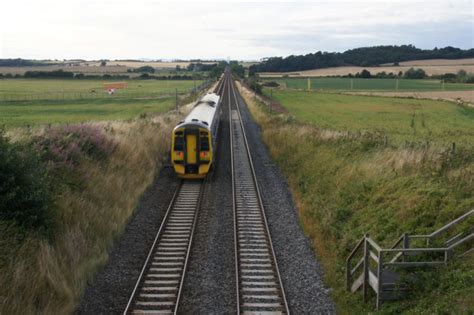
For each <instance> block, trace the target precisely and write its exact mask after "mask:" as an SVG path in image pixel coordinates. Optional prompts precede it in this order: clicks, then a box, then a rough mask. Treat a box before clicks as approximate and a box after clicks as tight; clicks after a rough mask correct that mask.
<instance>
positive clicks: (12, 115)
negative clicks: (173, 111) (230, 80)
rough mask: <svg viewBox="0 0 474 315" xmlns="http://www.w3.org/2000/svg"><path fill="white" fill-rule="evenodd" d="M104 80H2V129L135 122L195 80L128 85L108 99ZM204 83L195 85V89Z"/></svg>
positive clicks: (166, 106) (165, 106)
mask: <svg viewBox="0 0 474 315" xmlns="http://www.w3.org/2000/svg"><path fill="white" fill-rule="evenodd" d="M104 83H107V81H103V80H47V79H45V80H39V79H38V80H36V79H33V80H23V79H12V80H0V125H4V126H5V127H7V128H12V127H26V126H38V125H42V124H56V123H77V122H87V121H98V120H115V119H129V118H134V117H136V116H138V115H140V114H144V113H145V114H146V113H160V112H165V111H167V110H169V109H170V108H172V107H173V106H174V104H175V91H176V89H178V93H179V94H180V98H182V97H183V95H187V93H189V92H190V91H191V89H192V88H193V87H194V83H193V81H190V80H187V81H172V80H170V81H159V80H140V81H134V80H130V81H126V83H127V88H126V89H123V90H118V91H117V92H116V94H114V95H108V94H107V93H106V91H105V90H104V89H103V88H104V87H103V85H104ZM201 83H202V81H196V85H199V84H201Z"/></svg>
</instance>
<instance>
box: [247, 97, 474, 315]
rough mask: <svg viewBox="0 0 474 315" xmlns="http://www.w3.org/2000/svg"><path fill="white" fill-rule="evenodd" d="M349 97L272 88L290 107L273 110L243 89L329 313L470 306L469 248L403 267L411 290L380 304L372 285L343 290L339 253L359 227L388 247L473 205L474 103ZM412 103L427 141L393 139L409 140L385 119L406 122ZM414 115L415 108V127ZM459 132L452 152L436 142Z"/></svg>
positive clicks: (450, 310) (422, 311)
mask: <svg viewBox="0 0 474 315" xmlns="http://www.w3.org/2000/svg"><path fill="white" fill-rule="evenodd" d="M265 92H268V90H266V91H265ZM347 96H348V95H340V94H329V93H324V94H323V93H314V92H304V91H279V90H277V91H276V92H275V94H274V97H275V98H276V99H277V100H279V101H280V102H282V103H283V105H285V106H286V107H287V108H288V110H289V114H278V115H273V114H271V113H270V112H269V111H268V107H267V106H266V105H264V104H263V103H262V102H260V101H258V99H257V98H254V93H253V91H248V90H247V91H244V97H245V98H246V100H247V103H248V104H249V108H250V111H251V113H252V116H253V117H254V119H255V120H256V121H257V122H258V124H259V125H260V128H261V132H262V138H263V139H264V141H265V144H266V145H267V147H268V149H269V151H270V152H271V154H272V157H273V158H274V161H275V163H276V164H277V165H278V166H279V167H280V169H281V170H282V172H283V173H284V174H285V177H286V179H287V181H288V185H289V187H290V189H291V190H292V192H293V196H294V198H295V200H296V204H297V205H298V213H299V214H300V223H301V225H302V227H303V229H304V230H305V232H306V234H307V235H308V237H309V238H310V239H311V240H312V243H313V246H314V248H315V252H316V255H319V256H318V257H320V259H321V261H322V263H323V265H324V270H325V279H326V282H327V283H328V284H329V286H330V287H331V288H332V289H333V291H332V296H333V298H334V300H335V302H336V305H337V313H340V314H438V313H453V314H465V313H469V312H470V311H471V310H472V309H473V307H474V304H473V303H474V300H473V298H472V283H473V279H474V278H473V277H474V272H473V269H472V264H473V257H472V256H470V257H469V256H468V257H466V258H461V259H459V260H455V261H452V262H450V263H448V264H447V265H446V266H442V267H439V268H436V269H435V268H420V269H417V270H416V271H414V272H413V273H408V275H414V277H416V278H415V279H416V282H415V283H409V288H410V289H409V291H408V292H409V294H408V295H407V296H406V297H405V298H403V299H401V300H399V301H390V302H384V303H383V305H382V308H381V310H380V311H378V312H375V311H374V298H373V295H372V294H371V292H370V293H369V295H368V301H367V303H363V302H362V294H361V293H360V292H358V293H357V294H351V293H349V292H348V291H347V287H346V279H345V277H346V273H345V272H346V258H347V257H348V255H349V254H350V252H351V250H352V249H353V248H354V246H355V244H357V242H358V241H359V240H360V238H361V237H362V236H363V235H364V234H365V233H369V235H370V236H371V237H372V238H373V239H374V240H375V241H376V242H377V244H379V245H381V246H383V247H390V246H392V245H393V243H394V241H395V240H396V239H398V238H399V237H400V235H401V234H402V233H405V232H406V233H410V234H429V233H431V232H433V231H434V230H436V229H437V228H439V227H441V226H443V225H444V224H446V223H447V222H449V221H450V220H452V219H454V218H456V217H459V216H460V215H462V214H464V213H466V212H467V211H469V210H470V209H472V207H473V205H474V195H473V193H472V192H473V191H474V189H473V188H474V187H473V181H472V178H473V170H474V168H473V167H474V163H473V161H474V150H473V149H474V146H473V141H472V139H474V130H473V127H474V123H473V122H474V110H471V109H466V108H463V107H460V106H456V105H454V104H451V103H448V102H438V101H419V100H405V99H390V98H377V97H361V96H358V97H351V96H349V97H347ZM407 101H410V102H407ZM321 104H324V105H321ZM326 104H327V106H326ZM417 106H422V107H423V112H425V114H426V115H425V118H426V120H425V123H426V126H428V127H430V126H431V129H432V130H433V134H432V136H433V138H436V140H433V141H430V146H424V145H415V146H405V145H394V141H393V139H394V137H395V136H398V137H399V140H403V139H410V140H411V135H409V134H407V135H406V134H404V133H402V134H397V131H398V130H396V129H395V130H393V128H396V127H397V124H398V125H399V127H400V128H401V131H406V130H410V128H411V126H410V123H408V126H407V123H406V121H405V120H406V119H409V117H410V113H411V114H413V110H412V108H413V107H417ZM465 109H466V111H464V110H465ZM378 115H381V116H384V117H386V118H387V119H379V117H378ZM291 116H295V117H296V119H295V118H292V117H291ZM419 116H420V113H419V112H416V117H417V118H416V119H415V122H416V126H417V128H419V127H418V126H419V125H418V118H419ZM388 117H390V119H388ZM443 118H444V120H445V121H443ZM302 122H308V123H307V124H304V123H302ZM469 122H470V124H468V123H469ZM433 126H435V127H433ZM450 126H451V127H452V128H449V127H450ZM458 126H459V127H458ZM461 126H462V127H461ZM319 127H324V128H319ZM325 128H330V129H325ZM360 129H362V130H369V131H381V132H383V133H385V134H387V135H388V139H389V142H388V144H386V143H384V141H383V138H382V137H381V138H379V137H376V136H375V137H374V135H373V133H364V132H361V133H360V134H359V133H357V132H354V131H357V130H360ZM461 129H462V130H461ZM347 130H350V131H352V134H349V133H347V132H346V131H347ZM417 130H418V129H417ZM408 133H409V132H408ZM443 133H446V134H444V135H443ZM417 135H419V134H418V132H417ZM417 139H421V137H420V138H417ZM458 139H465V140H467V143H464V144H463V145H461V146H458V147H457V148H458V150H456V151H455V152H453V151H451V150H449V146H445V145H444V144H445V142H447V141H456V143H458ZM434 141H437V144H441V146H438V145H433V144H434ZM459 148H462V149H459ZM471 225H472V221H471ZM467 228H469V223H467V224H465V226H464V227H461V226H458V227H454V228H452V229H450V230H449V231H448V232H447V233H446V234H445V235H443V236H442V238H441V239H440V240H439V241H440V242H441V241H444V240H446V239H449V238H450V237H452V235H455V234H457V233H459V232H460V231H462V230H463V229H465V230H467ZM447 288H449V290H448V289H447ZM453 302H454V303H453Z"/></svg>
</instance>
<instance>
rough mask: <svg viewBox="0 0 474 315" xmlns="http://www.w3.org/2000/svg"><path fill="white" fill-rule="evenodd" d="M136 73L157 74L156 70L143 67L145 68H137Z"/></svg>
mask: <svg viewBox="0 0 474 315" xmlns="http://www.w3.org/2000/svg"><path fill="white" fill-rule="evenodd" d="M135 71H136V72H141V73H155V68H153V67H150V66H143V67H140V68H137V69H136V70H135Z"/></svg>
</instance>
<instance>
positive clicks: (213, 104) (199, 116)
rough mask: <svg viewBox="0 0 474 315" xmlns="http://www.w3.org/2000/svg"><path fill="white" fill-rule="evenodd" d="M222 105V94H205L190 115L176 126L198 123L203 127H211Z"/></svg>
mask: <svg viewBox="0 0 474 315" xmlns="http://www.w3.org/2000/svg"><path fill="white" fill-rule="evenodd" d="M219 105H220V96H219V95H217V94H215V93H208V94H206V95H204V96H203V97H202V98H201V99H200V100H199V101H198V102H197V103H196V104H194V107H193V109H192V110H191V112H190V113H189V115H188V116H186V118H185V119H184V120H183V121H180V122H179V123H178V124H177V125H176V127H175V128H180V127H184V126H187V125H197V126H199V127H203V128H209V129H210V128H211V127H212V126H211V125H212V122H213V121H214V116H215V114H216V112H217V108H218V106H219Z"/></svg>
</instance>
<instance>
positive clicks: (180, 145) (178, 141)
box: [173, 137, 184, 151]
mask: <svg viewBox="0 0 474 315" xmlns="http://www.w3.org/2000/svg"><path fill="white" fill-rule="evenodd" d="M173 150H174V151H184V138H183V137H175V138H174V148H173Z"/></svg>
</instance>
